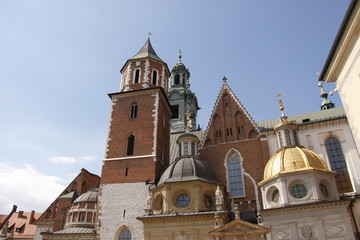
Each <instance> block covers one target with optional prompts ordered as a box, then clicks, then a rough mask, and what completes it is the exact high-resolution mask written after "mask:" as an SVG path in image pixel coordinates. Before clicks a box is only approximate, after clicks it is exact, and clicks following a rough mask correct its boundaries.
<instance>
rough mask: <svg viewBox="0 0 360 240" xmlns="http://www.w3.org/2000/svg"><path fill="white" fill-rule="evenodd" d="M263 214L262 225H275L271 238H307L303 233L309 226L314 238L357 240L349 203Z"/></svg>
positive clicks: (320, 239)
mask: <svg viewBox="0 0 360 240" xmlns="http://www.w3.org/2000/svg"><path fill="white" fill-rule="evenodd" d="M261 217H262V219H263V222H262V224H261V225H264V226H267V227H270V228H271V232H270V233H269V234H268V235H267V239H268V240H279V239H281V240H297V239H299V240H300V239H301V240H302V239H306V238H305V237H304V236H303V231H304V228H305V227H310V229H311V239H312V240H315V239H317V240H325V239H332V240H333V239H343V240H345V239H346V240H355V237H354V233H353V229H352V227H351V223H350V217H349V213H348V212H347V207H346V205H342V206H327V207H325V206H323V207H320V206H318V207H316V208H315V209H314V208H311V207H304V208H302V209H299V210H292V209H288V210H286V211H283V212H278V213H276V212H274V213H273V214H269V215H268V214H261Z"/></svg>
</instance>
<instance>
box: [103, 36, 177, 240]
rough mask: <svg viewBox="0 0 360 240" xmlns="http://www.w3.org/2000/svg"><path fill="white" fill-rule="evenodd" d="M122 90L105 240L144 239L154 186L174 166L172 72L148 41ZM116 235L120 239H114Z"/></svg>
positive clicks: (114, 113) (106, 184) (109, 162)
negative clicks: (148, 201)
mask: <svg viewBox="0 0 360 240" xmlns="http://www.w3.org/2000/svg"><path fill="white" fill-rule="evenodd" d="M120 72H121V84H120V90H119V92H116V93H111V94H109V97H110V98H111V100H112V108H111V117H110V124H109V133H108V139H107V148H106V152H105V159H104V160H103V167H102V175H101V183H100V194H99V205H100V207H99V229H98V230H99V231H98V232H99V237H100V239H114V238H115V239H119V237H120V236H121V237H124V236H125V237H127V236H132V238H133V239H143V224H142V223H141V222H140V221H138V220H137V219H136V217H138V216H142V215H144V214H145V212H144V205H145V200H146V196H147V195H148V185H147V184H148V183H153V182H155V181H156V180H157V179H159V178H160V175H161V173H162V172H163V171H164V169H166V167H167V166H168V164H169V141H170V140H169V138H170V117H171V110H170V105H169V102H168V100H167V81H168V78H169V75H170V71H169V69H168V67H167V65H166V63H165V62H163V61H162V60H161V59H160V58H159V57H158V56H157V55H156V53H155V51H154V49H153V47H152V46H151V43H150V39H148V40H147V41H146V43H145V45H144V46H143V47H142V49H141V50H140V51H139V52H138V53H137V54H136V55H135V56H134V57H132V58H131V59H129V60H128V61H127V62H126V63H125V65H124V66H123V68H122V69H121V71H120ZM114 234H115V235H114Z"/></svg>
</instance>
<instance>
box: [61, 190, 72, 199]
mask: <svg viewBox="0 0 360 240" xmlns="http://www.w3.org/2000/svg"><path fill="white" fill-rule="evenodd" d="M74 196H75V191H72V192H69V193H66V194H64V195H61V196H60V197H59V198H73V197H74Z"/></svg>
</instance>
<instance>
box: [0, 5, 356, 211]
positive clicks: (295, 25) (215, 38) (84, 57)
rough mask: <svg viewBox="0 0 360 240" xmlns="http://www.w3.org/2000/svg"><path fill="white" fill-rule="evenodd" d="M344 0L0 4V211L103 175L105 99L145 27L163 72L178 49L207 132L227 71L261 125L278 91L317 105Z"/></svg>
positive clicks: (288, 108) (37, 206) (36, 206)
mask: <svg viewBox="0 0 360 240" xmlns="http://www.w3.org/2000/svg"><path fill="white" fill-rule="evenodd" d="M349 2H350V1H349V0H346V1H345V0H343V1H339V0H319V1H310V0H307V1H288V0H274V1H260V0H258V1H250V0H248V1H245V0H232V1H230V0H229V1H205V0H198V1H190V0H183V1H176V2H175V1H168V0H153V1H140V0H134V1H115V0H114V1H95V0H86V1H85V0H83V1H80V0H79V1H73V0H71V1H70V0H62V1H46V0H42V1H40V0H39V1H36V0H32V1H25V0H24V1H18V0H2V1H0V81H1V82H0V83H1V84H0V91H1V94H0V106H1V111H2V114H1V116H2V117H1V118H0V126H1V127H0V129H1V134H0V150H1V151H0V213H7V212H9V211H10V210H11V206H12V204H17V205H18V207H19V209H20V210H25V211H30V210H36V211H43V210H45V208H46V207H47V206H48V205H49V204H50V203H51V202H52V201H53V200H54V199H55V197H56V196H57V195H58V194H59V193H60V192H61V191H62V189H63V188H64V187H65V186H66V185H67V184H68V183H69V182H70V181H71V180H72V179H73V177H74V176H76V175H77V174H78V173H79V172H80V169H81V168H86V169H87V170H89V171H90V172H93V173H95V174H98V175H100V173H101V161H102V158H103V155H104V149H105V144H106V142H105V141H106V134H107V128H108V121H109V114H110V106H111V103H110V99H109V98H108V96H107V94H108V93H112V92H116V91H118V89H119V85H120V73H119V70H120V69H121V67H122V66H123V64H124V63H125V62H126V60H127V59H129V58H131V57H132V56H133V55H135V54H136V53H137V52H138V50H139V49H140V48H141V47H142V46H143V44H144V43H145V41H146V38H147V36H148V32H151V33H152V35H151V42H152V44H153V47H154V49H155V51H156V52H157V54H158V56H159V57H160V58H162V59H163V60H164V61H165V62H167V64H168V66H169V68H171V67H172V66H173V65H174V64H175V63H176V62H177V60H178V59H177V57H178V51H179V49H181V51H182V55H183V58H182V60H183V63H184V64H185V65H186V67H188V68H189V70H190V72H191V78H190V81H191V89H192V91H193V92H195V93H196V94H197V97H198V101H199V105H200V107H201V108H202V109H201V110H200V111H199V112H198V123H199V124H200V125H201V126H202V127H203V128H206V126H207V123H208V120H209V117H210V114H211V111H212V108H213V104H214V103H215V100H216V97H217V95H218V93H219V90H220V87H221V84H222V81H221V79H222V77H223V76H226V77H227V78H228V84H229V85H230V87H231V88H232V89H233V91H234V92H235V94H236V95H237V96H238V98H239V100H240V101H241V102H242V103H243V105H244V106H245V107H246V109H247V110H248V112H249V113H250V115H251V116H252V117H253V118H254V120H255V121H261V120H266V119H272V118H276V117H278V116H279V115H280V113H279V111H278V105H277V100H276V97H275V95H276V94H277V93H282V95H283V99H284V105H285V113H286V114H287V115H294V114H300V113H305V112H311V111H317V110H319V106H320V104H321V99H320V98H319V93H320V90H319V87H318V86H317V75H316V74H315V73H316V72H319V71H321V69H322V67H323V65H324V63H325V60H326V57H327V55H328V52H329V51H330V48H331V45H332V43H333V41H334V38H335V36H336V33H337V31H338V28H339V26H340V24H341V21H342V18H343V16H344V14H345V12H346V9H347V6H348V5H349ZM333 88H334V85H331V84H328V85H326V84H325V89H326V90H328V91H330V90H332V89H333ZM330 100H332V101H334V102H335V104H336V105H337V106H341V102H340V100H339V97H338V95H337V94H335V96H333V97H331V98H330Z"/></svg>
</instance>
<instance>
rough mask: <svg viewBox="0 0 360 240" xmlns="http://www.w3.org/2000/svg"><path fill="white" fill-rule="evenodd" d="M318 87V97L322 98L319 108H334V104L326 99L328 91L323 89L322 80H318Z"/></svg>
mask: <svg viewBox="0 0 360 240" xmlns="http://www.w3.org/2000/svg"><path fill="white" fill-rule="evenodd" d="M319 87H320V97H321V98H322V99H323V101H322V103H321V107H320V109H321V110H326V109H331V108H334V107H335V104H334V103H333V102H331V101H330V100H328V99H327V98H328V93H327V92H326V91H325V89H324V84H323V83H322V82H319Z"/></svg>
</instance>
